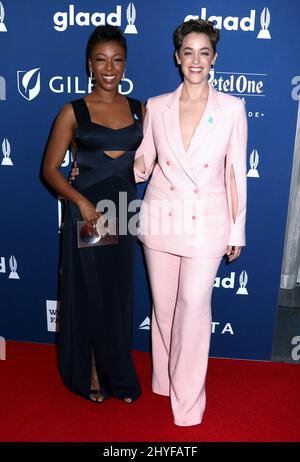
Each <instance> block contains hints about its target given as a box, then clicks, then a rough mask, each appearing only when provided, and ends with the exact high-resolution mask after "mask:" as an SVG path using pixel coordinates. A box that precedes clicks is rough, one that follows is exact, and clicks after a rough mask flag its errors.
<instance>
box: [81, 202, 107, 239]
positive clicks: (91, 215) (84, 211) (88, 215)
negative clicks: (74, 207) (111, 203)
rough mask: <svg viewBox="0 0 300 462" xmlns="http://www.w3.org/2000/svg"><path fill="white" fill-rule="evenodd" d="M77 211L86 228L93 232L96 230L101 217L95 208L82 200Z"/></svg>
mask: <svg viewBox="0 0 300 462" xmlns="http://www.w3.org/2000/svg"><path fill="white" fill-rule="evenodd" d="M78 208H79V211H80V213H81V216H82V219H83V220H84V221H86V222H87V225H88V228H89V230H90V231H91V233H92V232H93V230H94V229H95V228H96V223H97V221H98V219H99V217H100V216H101V213H100V212H97V210H96V207H95V206H94V205H93V204H92V203H91V202H89V201H88V200H87V199H84V200H82V201H81V202H79V204H78Z"/></svg>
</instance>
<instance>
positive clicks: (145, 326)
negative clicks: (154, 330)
mask: <svg viewBox="0 0 300 462" xmlns="http://www.w3.org/2000/svg"><path fill="white" fill-rule="evenodd" d="M139 329H141V330H150V318H148V316H147V318H145V319H144V321H143V322H142V323H141V324H140V325H139Z"/></svg>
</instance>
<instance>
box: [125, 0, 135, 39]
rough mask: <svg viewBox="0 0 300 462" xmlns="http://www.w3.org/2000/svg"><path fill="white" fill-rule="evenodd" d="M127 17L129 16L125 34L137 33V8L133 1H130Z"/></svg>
mask: <svg viewBox="0 0 300 462" xmlns="http://www.w3.org/2000/svg"><path fill="white" fill-rule="evenodd" d="M126 17H127V22H128V24H127V26H126V29H125V31H124V33H125V34H137V30H136V27H135V25H134V21H135V19H136V9H135V6H134V4H133V3H129V5H128V7H127V10H126Z"/></svg>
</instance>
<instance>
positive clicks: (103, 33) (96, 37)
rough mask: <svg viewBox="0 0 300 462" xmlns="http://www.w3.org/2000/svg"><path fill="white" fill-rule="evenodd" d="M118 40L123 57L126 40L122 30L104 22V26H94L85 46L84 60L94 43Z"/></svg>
mask: <svg viewBox="0 0 300 462" xmlns="http://www.w3.org/2000/svg"><path fill="white" fill-rule="evenodd" d="M110 41H114V42H118V43H119V44H120V45H121V47H122V48H123V49H124V52H125V58H126V56H127V42H126V38H125V37H124V35H123V32H122V31H121V29H119V27H117V26H111V25H110V24H106V25H105V26H98V27H96V28H95V30H94V32H93V33H92V34H91V35H90V38H89V40H88V43H87V46H86V60H87V61H88V60H89V58H90V56H91V53H92V50H93V48H94V46H95V45H97V44H98V43H103V42H110Z"/></svg>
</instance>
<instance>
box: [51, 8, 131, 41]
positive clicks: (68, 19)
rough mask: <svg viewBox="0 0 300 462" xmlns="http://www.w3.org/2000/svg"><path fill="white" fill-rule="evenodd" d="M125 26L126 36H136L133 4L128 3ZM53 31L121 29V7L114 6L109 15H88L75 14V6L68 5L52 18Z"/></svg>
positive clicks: (85, 13)
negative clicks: (107, 26) (105, 27)
mask: <svg viewBox="0 0 300 462" xmlns="http://www.w3.org/2000/svg"><path fill="white" fill-rule="evenodd" d="M126 17H127V23H128V24H127V26H126V28H125V33H126V34H137V30H136V27H135V25H134V22H135V19H136V9H135V6H134V3H132V2H130V3H129V4H128V6H127V10H126ZM53 21H54V24H55V25H54V26H53V27H54V29H55V30H57V31H58V32H64V31H65V30H67V28H68V27H71V26H75V24H76V25H77V26H81V27H82V26H90V25H92V26H103V25H105V24H111V25H112V26H118V27H121V25H122V6H121V5H116V11H115V12H111V13H109V14H105V13H103V12H101V13H99V12H95V13H89V12H84V11H78V12H76V13H75V5H69V9H68V11H58V12H57V13H55V14H54V16H53Z"/></svg>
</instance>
